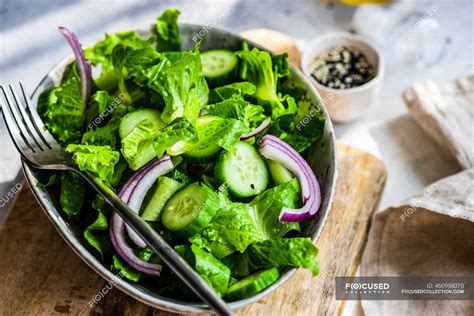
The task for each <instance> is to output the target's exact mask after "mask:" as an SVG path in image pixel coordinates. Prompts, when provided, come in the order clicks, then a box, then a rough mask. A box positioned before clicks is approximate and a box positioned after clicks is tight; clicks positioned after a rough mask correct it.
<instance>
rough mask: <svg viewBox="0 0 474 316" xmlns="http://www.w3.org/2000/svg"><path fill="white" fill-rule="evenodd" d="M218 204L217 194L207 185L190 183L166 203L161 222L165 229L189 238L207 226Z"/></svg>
mask: <svg viewBox="0 0 474 316" xmlns="http://www.w3.org/2000/svg"><path fill="white" fill-rule="evenodd" d="M219 202H220V201H219V197H218V196H217V194H216V193H215V192H214V191H213V190H212V189H211V188H209V187H208V186H207V185H205V184H203V183H201V184H200V183H197V182H195V183H191V184H190V185H188V186H187V187H185V188H184V189H181V190H179V191H178V192H177V193H176V194H175V195H173V197H172V198H171V199H170V200H169V201H168V202H167V203H166V205H165V208H164V210H163V214H162V215H161V222H162V223H163V225H164V226H165V227H166V228H167V229H169V230H171V231H173V232H176V233H178V234H180V235H183V236H185V237H190V236H192V235H194V234H197V233H199V232H201V231H202V230H203V229H204V228H206V227H207V225H209V222H210V221H211V219H212V217H213V216H214V214H215V213H216V212H217V210H218V209H219V204H220V203H219Z"/></svg>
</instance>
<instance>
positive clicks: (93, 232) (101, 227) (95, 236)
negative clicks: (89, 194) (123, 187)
mask: <svg viewBox="0 0 474 316" xmlns="http://www.w3.org/2000/svg"><path fill="white" fill-rule="evenodd" d="M105 205H106V202H105V200H104V199H103V198H102V197H101V196H100V195H97V196H96V198H95V200H94V201H93V202H92V208H93V209H94V210H96V211H97V218H96V220H95V221H94V222H93V223H92V224H90V225H89V226H88V227H87V228H86V229H85V230H84V238H85V239H86V240H87V242H88V243H89V244H90V245H91V246H92V247H94V248H95V249H96V250H97V251H98V252H99V253H100V256H101V257H102V260H104V253H105V252H106V251H107V250H108V249H110V246H111V244H110V237H109V234H108V228H109V224H108V222H107V217H106V216H105V214H104V212H105Z"/></svg>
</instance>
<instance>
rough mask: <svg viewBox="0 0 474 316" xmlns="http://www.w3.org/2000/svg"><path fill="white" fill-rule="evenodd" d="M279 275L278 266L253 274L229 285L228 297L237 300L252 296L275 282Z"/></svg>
mask: <svg viewBox="0 0 474 316" xmlns="http://www.w3.org/2000/svg"><path fill="white" fill-rule="evenodd" d="M279 277H280V273H279V272H278V269H277V268H270V269H267V270H263V271H259V272H257V273H254V274H251V275H249V276H248V277H246V278H243V279H242V280H240V281H239V282H237V283H235V284H233V285H231V286H229V288H228V289H227V293H226V299H228V300H230V301H237V300H241V299H244V298H247V297H251V296H253V295H255V294H257V293H259V292H261V291H263V290H265V289H266V288H267V287H269V286H270V285H272V284H273V283H275V282H276V280H278V278H279Z"/></svg>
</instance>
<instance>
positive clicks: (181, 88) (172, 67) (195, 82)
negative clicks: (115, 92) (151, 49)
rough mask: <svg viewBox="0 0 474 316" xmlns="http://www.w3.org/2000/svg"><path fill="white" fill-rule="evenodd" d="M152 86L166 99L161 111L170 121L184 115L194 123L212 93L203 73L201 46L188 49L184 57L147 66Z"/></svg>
mask: <svg viewBox="0 0 474 316" xmlns="http://www.w3.org/2000/svg"><path fill="white" fill-rule="evenodd" d="M146 76H147V77H148V80H149V87H150V88H151V89H153V90H155V91H156V92H158V93H159V94H160V95H161V96H162V97H163V100H164V102H165V108H164V110H163V113H162V115H161V118H162V120H163V121H164V122H166V123H169V122H171V121H173V120H175V119H176V118H178V117H184V118H186V119H187V120H188V121H190V122H191V123H192V124H194V123H195V122H196V119H197V118H198V116H199V111H200V109H201V106H203V105H205V104H206V103H207V100H208V96H209V88H208V86H207V83H206V80H205V78H204V75H203V74H202V65H201V58H200V57H199V47H196V48H194V49H193V50H192V51H189V52H184V53H183V54H182V56H181V58H180V59H179V60H178V61H176V62H174V63H171V62H170V61H169V60H167V59H164V60H163V61H161V62H160V63H159V64H157V65H156V66H153V67H151V68H149V69H148V70H147V74H146Z"/></svg>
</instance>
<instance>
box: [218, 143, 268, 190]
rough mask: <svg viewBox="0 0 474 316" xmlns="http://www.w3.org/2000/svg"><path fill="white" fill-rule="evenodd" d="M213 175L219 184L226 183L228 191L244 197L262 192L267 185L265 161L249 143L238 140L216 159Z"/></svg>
mask: <svg viewBox="0 0 474 316" xmlns="http://www.w3.org/2000/svg"><path fill="white" fill-rule="evenodd" d="M214 176H215V178H216V179H217V181H218V182H219V184H223V183H226V184H227V187H228V189H229V193H230V194H231V195H232V196H233V197H236V198H246V197H251V196H255V195H257V194H260V193H262V192H263V191H264V190H265V188H266V187H267V185H268V170H267V165H266V164H265V161H264V160H263V158H262V157H261V156H260V154H259V153H258V152H257V150H256V149H255V148H254V147H253V146H252V145H250V144H247V143H245V142H239V143H237V144H235V146H234V147H232V148H231V149H230V150H229V151H223V152H222V153H221V154H220V156H219V158H218V159H217V162H216V166H215V168H214Z"/></svg>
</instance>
